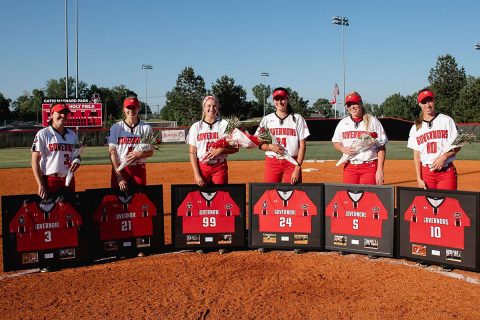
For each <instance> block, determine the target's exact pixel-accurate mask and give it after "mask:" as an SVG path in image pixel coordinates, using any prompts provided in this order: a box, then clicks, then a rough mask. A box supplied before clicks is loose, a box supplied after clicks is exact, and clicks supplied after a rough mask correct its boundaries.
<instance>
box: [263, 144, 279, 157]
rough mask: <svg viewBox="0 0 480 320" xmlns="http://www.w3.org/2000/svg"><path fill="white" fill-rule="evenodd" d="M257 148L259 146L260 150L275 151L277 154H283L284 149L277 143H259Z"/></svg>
mask: <svg viewBox="0 0 480 320" xmlns="http://www.w3.org/2000/svg"><path fill="white" fill-rule="evenodd" d="M259 148H260V150H263V151H273V152H275V153H277V154H279V155H283V154H285V150H284V149H283V147H282V146H281V145H279V144H273V143H264V144H262V145H260V147H259Z"/></svg>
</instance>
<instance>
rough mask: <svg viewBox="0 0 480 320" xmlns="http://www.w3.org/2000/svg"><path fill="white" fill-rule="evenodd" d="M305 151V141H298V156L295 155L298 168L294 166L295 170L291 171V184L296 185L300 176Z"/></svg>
mask: <svg viewBox="0 0 480 320" xmlns="http://www.w3.org/2000/svg"><path fill="white" fill-rule="evenodd" d="M306 150H307V144H306V142H305V139H302V140H300V141H299V146H298V155H297V162H298V166H295V169H293V173H292V178H291V183H292V184H296V183H298V181H299V180H300V174H301V172H302V163H303V159H305V151H306Z"/></svg>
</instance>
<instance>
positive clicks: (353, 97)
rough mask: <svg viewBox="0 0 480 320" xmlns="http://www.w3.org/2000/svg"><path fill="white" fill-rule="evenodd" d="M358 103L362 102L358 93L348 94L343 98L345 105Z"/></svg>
mask: <svg viewBox="0 0 480 320" xmlns="http://www.w3.org/2000/svg"><path fill="white" fill-rule="evenodd" d="M360 102H362V97H361V96H360V95H359V94H358V92H352V93H349V94H348V95H347V96H346V97H345V104H349V103H355V104H358V103H360Z"/></svg>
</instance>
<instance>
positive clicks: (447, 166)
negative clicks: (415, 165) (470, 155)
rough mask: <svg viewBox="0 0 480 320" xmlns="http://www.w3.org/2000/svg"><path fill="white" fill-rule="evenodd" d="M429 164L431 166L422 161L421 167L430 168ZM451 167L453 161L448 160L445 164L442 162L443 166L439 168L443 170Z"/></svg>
mask: <svg viewBox="0 0 480 320" xmlns="http://www.w3.org/2000/svg"><path fill="white" fill-rule="evenodd" d="M430 166H431V164H423V163H422V167H425V168H429V169H431V168H430ZM451 167H453V162H449V163H447V164H444V165H443V167H442V168H441V169H440V170H445V169H448V168H451ZM440 170H438V171H440Z"/></svg>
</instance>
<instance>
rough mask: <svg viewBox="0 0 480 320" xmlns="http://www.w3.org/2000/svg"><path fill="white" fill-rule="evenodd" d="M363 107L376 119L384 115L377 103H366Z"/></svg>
mask: <svg viewBox="0 0 480 320" xmlns="http://www.w3.org/2000/svg"><path fill="white" fill-rule="evenodd" d="M363 106H364V107H365V110H367V112H368V113H371V114H372V115H374V116H375V117H382V116H383V114H384V112H383V109H382V108H381V106H380V105H378V104H376V103H373V104H372V103H365V104H364V105H363Z"/></svg>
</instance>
